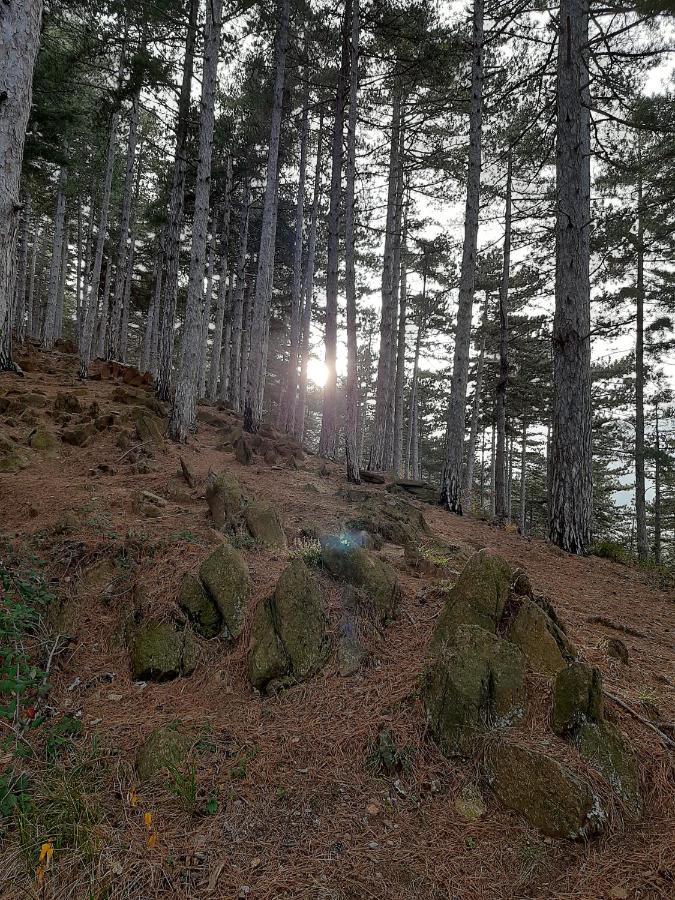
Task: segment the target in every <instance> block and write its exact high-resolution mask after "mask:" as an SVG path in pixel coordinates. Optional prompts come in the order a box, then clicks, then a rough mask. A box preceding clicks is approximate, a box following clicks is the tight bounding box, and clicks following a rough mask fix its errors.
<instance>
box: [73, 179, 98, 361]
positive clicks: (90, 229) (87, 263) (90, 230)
mask: <svg viewBox="0 0 675 900" xmlns="http://www.w3.org/2000/svg"><path fill="white" fill-rule="evenodd" d="M93 242H94V180H93V179H92V181H91V189H90V191H89V215H88V216H87V236H86V244H85V248H84V272H83V277H82V292H81V295H80V314H79V317H78V320H77V346H78V348H79V346H80V344H81V343H82V332H83V331H84V320H85V318H86V316H87V290H88V285H89V277H90V274H91V254H92V245H93Z"/></svg>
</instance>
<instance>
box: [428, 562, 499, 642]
mask: <svg viewBox="0 0 675 900" xmlns="http://www.w3.org/2000/svg"><path fill="white" fill-rule="evenodd" d="M510 585H511V567H510V566H509V564H508V563H507V562H506V560H504V559H502V558H501V557H500V556H496V555H494V554H491V553H488V551H487V550H479V551H478V553H474V554H473V556H472V557H471V558H470V559H469V560H468V562H467V563H466V565H465V566H464V568H463V569H462V571H461V573H460V575H459V578H458V579H457V581H456V582H455V584H454V585H453V586H452V588H451V589H450V591H449V592H448V596H447V599H446V601H445V604H444V606H443V610H442V611H441V614H440V616H439V618H438V622H437V623H436V627H435V629H434V633H433V636H432V639H431V648H432V650H434V651H436V650H438V649H440V648H441V647H442V646H444V645H445V646H451V645H452V643H453V641H454V636H455V632H456V631H457V629H458V628H459V626H460V625H477V626H479V627H480V628H483V629H485V630H486V631H490V632H493V633H495V632H496V631H497V626H498V624H499V622H500V620H501V617H502V614H503V612H504V607H505V606H506V601H507V600H508V597H509V588H510Z"/></svg>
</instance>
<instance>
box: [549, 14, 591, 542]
mask: <svg viewBox="0 0 675 900" xmlns="http://www.w3.org/2000/svg"><path fill="white" fill-rule="evenodd" d="M588 55H589V51H588V7H587V4H585V3H583V2H582V0H561V7H560V35H559V41H558V90H557V98H558V99H557V111H558V129H557V142H556V170H557V195H558V196H557V215H556V283H555V301H556V302H555V316H554V320H553V411H552V425H553V434H552V441H551V470H552V471H551V475H552V485H551V495H552V508H551V540H552V541H553V543H555V544H557V545H558V546H559V547H562V549H563V550H566V551H568V552H569V553H584V552H585V551H586V550H587V549H588V546H589V544H590V540H591V515H592V509H593V473H592V440H591V429H592V408H591V342H590V279H589V264H590V220H591V212H590V154H591V148H590V92H589V89H588Z"/></svg>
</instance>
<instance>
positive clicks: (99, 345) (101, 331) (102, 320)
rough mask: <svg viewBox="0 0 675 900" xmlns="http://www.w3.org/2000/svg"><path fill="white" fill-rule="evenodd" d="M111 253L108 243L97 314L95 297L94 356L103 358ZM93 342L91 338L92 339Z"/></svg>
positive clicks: (110, 284)
mask: <svg viewBox="0 0 675 900" xmlns="http://www.w3.org/2000/svg"><path fill="white" fill-rule="evenodd" d="M112 271H113V264H112V252H111V248H110V242H108V253H107V255H106V257H105V275H104V276H103V293H102V294H101V310H100V314H99V312H98V296H97V297H96V314H95V315H98V326H97V327H98V330H97V331H96V356H97V358H98V359H104V358H105V339H106V335H107V333H108V310H109V309H110V290H111V287H112ZM92 341H93V338H92Z"/></svg>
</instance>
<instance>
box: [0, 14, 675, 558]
mask: <svg viewBox="0 0 675 900" xmlns="http://www.w3.org/2000/svg"><path fill="white" fill-rule="evenodd" d="M668 15H669V10H668V4H644V3H639V4H636V8H635V9H634V10H633V9H631V8H630V6H629V7H624V8H622V9H621V10H620V11H616V12H615V11H613V10H612V9H610V8H607V9H605V8H602V9H597V10H595V9H593V10H592V14H591V15H590V16H589V15H588V11H587V9H586V7H585V6H583V4H580V3H579V2H577V0H561V2H560V6H559V8H557V9H556V10H555V18H550V19H544V18H543V17H541V16H540V15H539V14H538V13H537V11H536V4H527V3H525V4H519V5H516V6H513V5H507V6H504V4H500V3H496V2H492V0H474V2H473V3H470V4H466V5H464V6H462V5H458V4H450V3H439V4H431V3H424V2H422V3H419V2H410V0H390V2H384V3H380V2H377V3H363V2H358V0H347V2H345V3H340V4H338V5H337V6H336V5H330V4H325V3H323V2H321V0H314V2H305V0H278V2H261V3H254V4H238V3H228V2H220V0H218V2H209V3H204V2H201V0H165V2H163V3H161V4H144V3H141V4H137V3H131V2H125V0H115V2H113V0H104V2H102V3H101V4H98V5H97V7H96V9H95V10H93V9H92V7H91V4H89V3H87V2H84V0H83V2H78V0H75V2H62V0H52V2H50V3H48V4H46V8H45V16H44V21H43V22H42V25H43V30H42V38H41V48H40V53H39V55H38V56H37V61H35V57H36V54H37V49H38V48H37V41H38V37H39V31H38V29H39V24H40V22H41V18H42V4H41V3H38V2H26V3H23V4H18V3H16V2H10V3H9V4H5V6H4V7H3V13H2V29H3V31H2V34H3V38H4V40H3V44H2V49H1V50H0V53H2V56H1V57H0V62H1V63H2V66H1V69H0V71H1V72H2V75H1V76H0V77H1V78H2V83H0V89H1V90H2V95H1V99H0V151H2V154H3V159H4V160H6V163H5V164H4V165H3V167H2V169H1V175H0V177H1V178H2V182H1V183H0V328H1V331H0V365H1V366H2V368H3V369H5V370H8V371H16V370H17V368H18V366H17V363H16V358H17V357H16V354H13V347H14V349H15V350H17V351H19V354H20V352H21V348H22V347H24V346H25V345H26V342H31V343H33V344H37V345H40V346H42V347H43V348H44V349H45V350H50V349H51V348H53V347H54V345H55V343H56V342H57V341H59V340H60V339H64V338H66V339H69V340H72V341H74V342H75V344H76V345H77V347H78V352H79V363H80V364H79V369H80V376H81V378H82V379H86V378H87V377H88V375H89V373H90V367H91V364H92V361H94V360H95V359H97V358H103V359H107V360H116V361H119V362H123V363H133V364H135V365H137V366H139V367H140V368H141V369H143V370H147V371H149V372H150V373H151V375H152V376H153V378H154V380H155V385H156V390H157V395H158V397H159V398H160V399H161V400H162V401H170V403H171V415H170V421H169V435H170V437H171V438H173V439H174V440H176V441H178V442H186V441H189V440H190V435H191V434H192V433H194V431H195V430H196V429H197V427H198V424H197V409H198V405H199V404H200V403H203V402H208V403H219V404H224V405H226V406H227V407H229V408H230V409H232V410H234V411H236V412H237V413H239V414H241V415H242V416H243V427H244V429H245V431H246V432H248V433H255V432H257V431H258V430H259V429H260V427H261V425H262V424H263V423H264V422H265V421H267V422H268V423H271V422H273V423H275V424H276V426H277V427H278V428H279V429H280V430H281V431H283V432H287V433H289V434H291V435H293V436H294V437H296V438H298V439H299V440H302V441H304V443H305V444H306V446H307V447H308V448H310V449H314V450H316V451H318V453H319V454H320V455H321V456H324V457H326V458H329V459H336V460H340V461H343V462H344V464H345V466H346V471H347V478H348V480H349V481H350V482H354V483H358V482H359V481H360V480H361V478H362V477H363V478H365V479H369V480H373V479H378V478H381V479H384V480H388V481H396V480H401V479H410V480H413V481H420V480H421V479H422V477H423V478H424V481H425V483H426V484H428V485H430V486H431V489H433V490H435V491H437V494H438V499H439V502H440V503H441V504H442V505H443V506H444V507H446V508H447V509H448V510H450V511H452V512H455V513H463V512H473V513H475V514H481V515H486V516H490V517H494V518H495V519H496V520H497V521H498V522H499V523H501V524H506V523H509V522H515V523H517V524H518V527H519V529H520V531H521V532H523V533H529V534H541V535H546V536H548V537H550V538H551V540H553V541H554V542H555V543H557V544H558V545H559V546H560V547H562V548H563V549H565V550H567V551H569V552H572V553H577V554H579V553H585V552H587V551H588V550H589V549H590V548H591V546H592V545H593V544H594V543H598V542H599V541H601V540H603V539H612V540H615V541H617V542H621V543H625V542H626V541H628V542H629V543H630V547H631V549H632V547H633V546H634V547H635V550H636V552H637V553H638V555H639V557H640V559H641V560H647V559H648V558H650V557H651V558H653V559H654V560H655V561H657V562H658V561H662V560H663V559H664V558H672V556H673V552H674V540H675V537H674V531H675V520H674V519H673V508H674V507H673V504H675V499H674V487H673V479H674V470H675V464H674V462H673V439H674V434H673V430H672V427H671V424H672V415H673V399H672V391H673V379H672V361H671V359H670V357H669V353H670V355H671V356H672V346H673V328H672V323H671V319H670V317H671V315H672V313H673V311H674V309H675V300H674V294H673V277H672V261H673V234H674V233H675V231H674V229H673V216H674V213H673V204H672V203H669V202H665V199H664V198H668V197H670V196H672V191H673V185H674V184H675V181H674V178H675V170H674V168H673V157H672V153H671V152H669V143H670V141H671V139H672V134H673V130H674V128H675V116H674V115H673V104H672V102H670V96H669V94H668V92H667V78H668V75H669V72H668V57H667V55H666V54H667V51H668V50H670V49H671V48H670V47H669V43H668V42H669V35H671V34H672V20H669V19H668V18H666V17H667V16H668ZM615 16H618V17H619V19H620V24H619V23H618V22H617V21H615ZM650 17H651V19H650ZM650 21H655V22H657V24H661V25H662V26H663V27H662V29H661V32H660V35H661V36H659V31H658V29H651V28H649V27H648V26H649V23H650ZM9 38H11V40H10V39H9ZM31 91H32V98H31ZM24 142H25V153H24ZM657 307H658V308H657ZM313 373H314V374H315V375H316V377H315V379H314V380H313V379H312V377H311V376H312V374H313ZM319 376H320V377H319ZM319 382H320V383H319ZM610 409H611V410H612V415H608V410H610ZM632 473H634V475H633V474H632ZM421 486H422V487H423V485H421ZM617 498H618V502H617ZM633 516H635V523H633Z"/></svg>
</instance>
